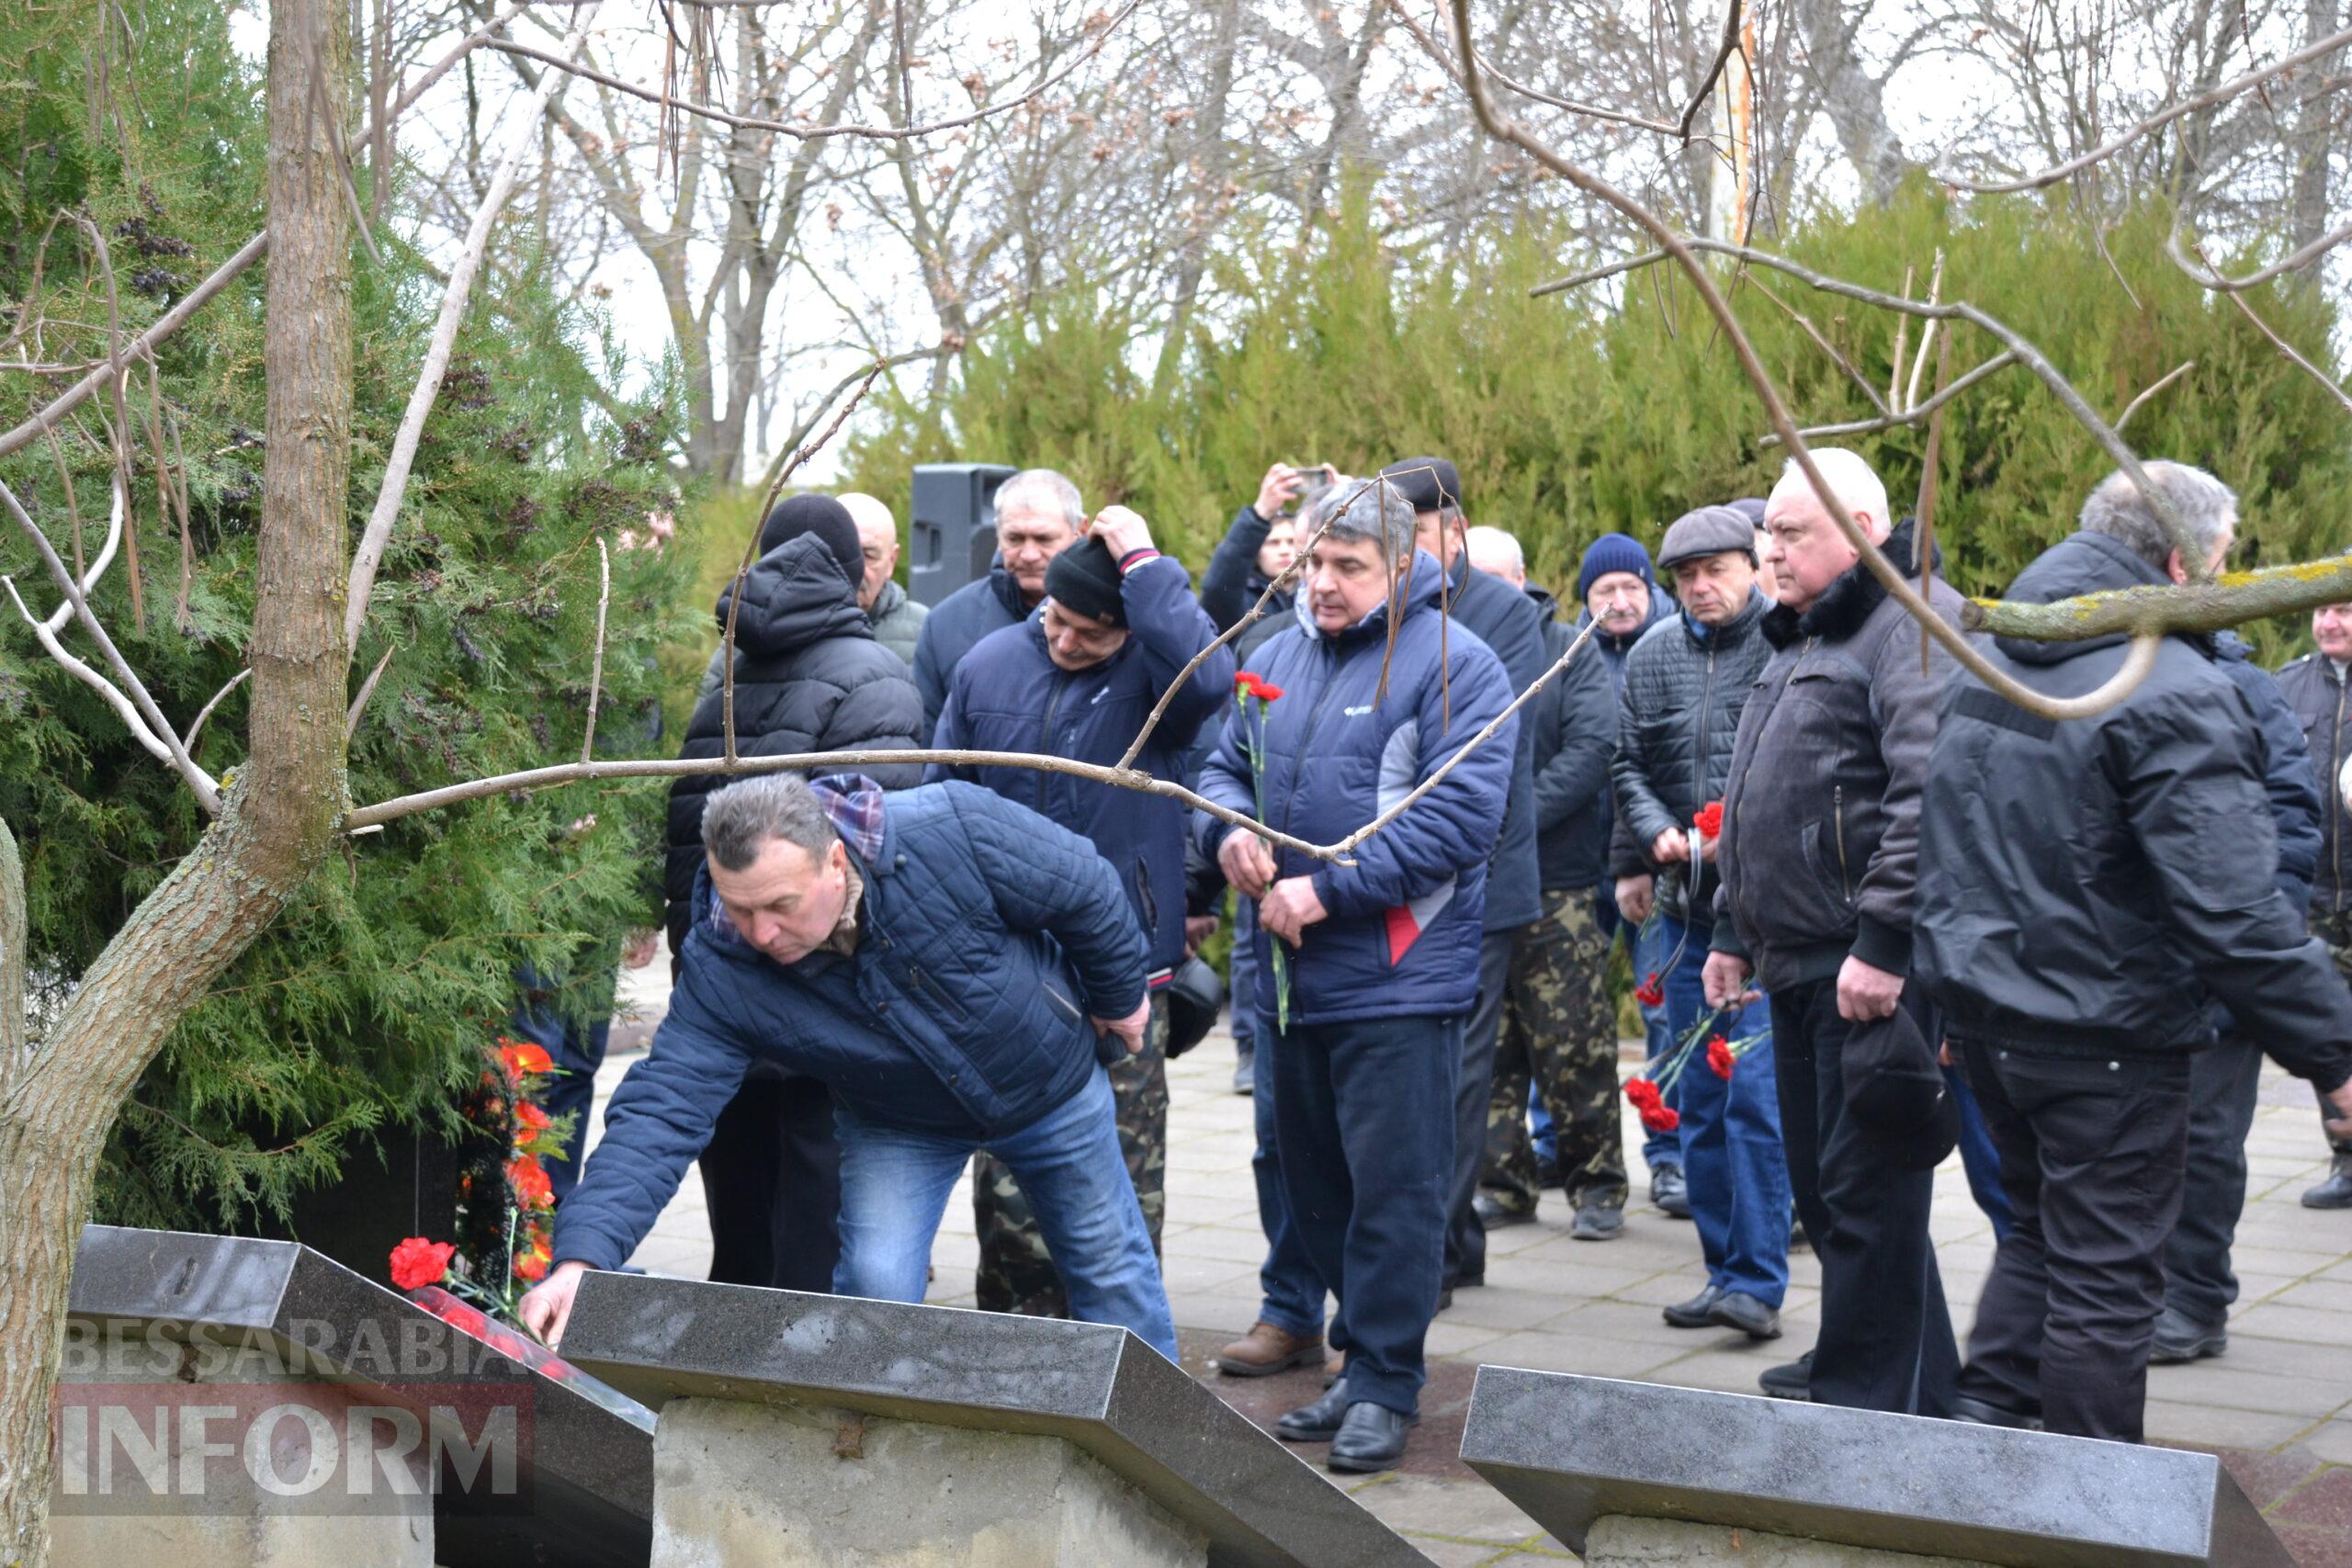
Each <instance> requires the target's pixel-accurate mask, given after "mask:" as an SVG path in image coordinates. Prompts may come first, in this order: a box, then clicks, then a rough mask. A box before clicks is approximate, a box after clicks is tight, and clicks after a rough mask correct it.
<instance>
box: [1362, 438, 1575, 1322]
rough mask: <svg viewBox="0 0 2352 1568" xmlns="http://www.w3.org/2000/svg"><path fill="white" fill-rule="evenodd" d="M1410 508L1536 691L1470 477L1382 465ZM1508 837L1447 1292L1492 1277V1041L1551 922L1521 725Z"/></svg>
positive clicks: (1451, 1213)
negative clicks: (1523, 954) (1518, 972)
mask: <svg viewBox="0 0 2352 1568" xmlns="http://www.w3.org/2000/svg"><path fill="white" fill-rule="evenodd" d="M1380 472H1381V477H1382V478H1384V479H1387V480H1389V481H1390V482H1391V483H1392V484H1394V485H1395V486H1396V487H1397V490H1398V491H1400V492H1401V493H1402V494H1403V495H1404V497H1405V501H1406V503H1407V504H1408V505H1409V506H1411V507H1412V509H1413V513H1414V540H1415V542H1416V543H1417V544H1418V545H1419V547H1420V548H1422V549H1423V550H1425V551H1427V552H1428V553H1430V555H1433V556H1435V557H1436V558H1437V559H1438V561H1439V563H1440V564H1441V565H1442V567H1443V568H1444V570H1445V588H1444V604H1445V613H1446V614H1447V615H1450V616H1452V617H1453V623H1454V625H1456V626H1463V627H1465V628H1467V629H1468V630H1469V631H1471V632H1472V633H1474V634H1476V637H1478V639H1479V640H1480V641H1481V642H1483V643H1485V644H1486V645H1487V648H1488V649H1491V650H1493V652H1494V655H1495V657H1496V658H1497V659H1498V660H1501V661H1502V667H1503V674H1504V677H1505V678H1506V679H1508V680H1509V681H1510V689H1511V691H1512V693H1513V694H1517V693H1520V692H1523V691H1525V690H1527V688H1528V687H1530V686H1532V685H1533V684H1534V683H1535V682H1536V680H1537V678H1538V677H1540V676H1541V675H1542V674H1543V673H1544V671H1545V670H1546V669H1547V668H1549V667H1550V665H1551V662H1552V660H1551V659H1550V657H1549V656H1548V655H1546V654H1545V653H1544V617H1543V615H1541V614H1540V613H1539V612H1538V611H1537V610H1536V608H1535V605H1534V604H1533V603H1532V601H1531V600H1529V598H1528V597H1527V595H1526V594H1524V593H1521V592H1520V591H1519V590H1518V589H1516V588H1514V587H1512V586H1511V585H1510V583H1508V582H1505V581H1503V580H1502V579H1501V578H1499V577H1492V576H1489V575H1488V574H1487V573H1486V572H1483V571H1479V570H1476V568H1474V567H1472V566H1471V564H1470V549H1469V546H1468V544H1467V542H1466V541H1467V537H1468V534H1469V528H1470V524H1469V519H1468V518H1466V517H1465V516H1464V515H1463V512H1462V477H1461V475H1460V474H1458V473H1456V472H1455V471H1454V467H1453V463H1452V462H1451V461H1449V460H1448V459H1446V458H1444V457H1407V458H1405V459H1404V460H1403V461H1401V462H1396V463H1391V464H1389V465H1388V466H1387V467H1386V468H1383V469H1381V470H1380ZM1502 805H1503V820H1502V836H1501V837H1500V838H1499V839H1498V840H1497V841H1496V844H1495V852H1494V859H1493V860H1492V861H1491V862H1490V863H1489V864H1488V867H1487V914H1486V931H1485V940H1484V941H1482V942H1480V943H1479V944H1478V999H1477V1004H1476V1006H1475V1007H1474V1008H1473V1009H1472V1010H1471V1012H1470V1016H1469V1018H1468V1019H1467V1020H1466V1021H1464V1024H1463V1030H1462V1072H1461V1074H1460V1075H1459V1077H1458V1078H1457V1079H1456V1081H1455V1085H1454V1102H1453V1184H1452V1186H1451V1187H1450V1188H1449V1189H1448V1191H1447V1199H1446V1231H1445V1285H1444V1289H1445V1291H1446V1292H1447V1299H1449V1300H1451V1299H1452V1292H1453V1290H1454V1288H1455V1287H1456V1286H1461V1285H1483V1284H1485V1283H1486V1281H1487V1232H1486V1227H1485V1226H1484V1225H1483V1224H1480V1223H1479V1220H1478V1211H1477V1199H1478V1175H1479V1172H1480V1171H1482V1170H1483V1169H1484V1168H1486V1163H1487V1105H1488V1102H1489V1101H1490V1100H1492V1099H1493V1096H1494V1082H1495V1045H1496V1042H1497V1041H1498V1040H1499V1039H1500V1038H1501V1034H1502V1025H1503V998H1505V997H1506V996H1507V995H1508V994H1509V993H1510V968H1511V959H1512V957H1513V955H1514V954H1516V953H1518V951H1519V946H1520V940H1521V933H1522V932H1524V931H1528V930H1530V929H1531V928H1532V927H1533V926H1534V925H1535V924H1536V923H1537V922H1538V921H1539V920H1541V919H1543V918H1544V894H1543V889H1542V880H1543V879H1542V874H1541V868H1540V867H1539V865H1538V864H1537V860H1536V853H1535V730H1534V727H1533V726H1532V725H1527V724H1523V725H1521V726H1520V727H1519V740H1518V742H1517V745H1516V747H1515V749H1514V750H1513V753H1512V756H1511V773H1510V789H1509V790H1508V791H1507V792H1506V794H1505V795H1504V798H1503V802H1502Z"/></svg>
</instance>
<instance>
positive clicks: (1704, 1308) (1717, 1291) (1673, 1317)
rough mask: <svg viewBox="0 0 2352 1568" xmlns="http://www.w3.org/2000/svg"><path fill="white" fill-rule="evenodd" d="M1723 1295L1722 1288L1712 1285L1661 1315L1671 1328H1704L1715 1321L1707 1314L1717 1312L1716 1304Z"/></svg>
mask: <svg viewBox="0 0 2352 1568" xmlns="http://www.w3.org/2000/svg"><path fill="white" fill-rule="evenodd" d="M1723 1295H1724V1292H1723V1287H1722V1286H1720V1285H1710V1286H1708V1287H1707V1288H1706V1289H1705V1290H1703V1291H1701V1292H1699V1293H1698V1294H1697V1295H1695V1296H1692V1297H1691V1299H1690V1300H1689V1301H1687V1302H1679V1303H1676V1304H1675V1305H1673V1306H1670V1307H1668V1308H1667V1309H1666V1310H1665V1311H1664V1312H1663V1313H1661V1314H1659V1315H1660V1316H1662V1317H1664V1318H1665V1319H1666V1321H1667V1323H1668V1325H1669V1326H1671V1327H1675V1328H1704V1327H1706V1326H1707V1325H1708V1324H1709V1323H1710V1322H1712V1321H1713V1320H1712V1319H1711V1318H1709V1317H1708V1315H1707V1314H1709V1313H1712V1312H1713V1311H1714V1310H1715V1303H1717V1302H1719V1301H1721V1300H1723Z"/></svg>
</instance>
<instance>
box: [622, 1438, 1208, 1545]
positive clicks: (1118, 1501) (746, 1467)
mask: <svg viewBox="0 0 2352 1568" xmlns="http://www.w3.org/2000/svg"><path fill="white" fill-rule="evenodd" d="M1207 1561H1208V1536H1207V1533H1206V1532H1205V1531H1204V1530H1202V1529H1199V1528H1197V1527H1195V1526H1190V1525H1186V1524H1183V1523H1182V1522H1181V1521H1180V1520H1178V1519H1177V1518H1176V1517H1174V1516H1172V1515H1170V1513H1169V1512H1168V1511H1167V1510H1166V1509H1164V1508H1162V1507H1160V1506H1159V1505H1158V1504H1156V1503H1154V1502H1152V1501H1151V1499H1149V1498H1148V1497H1147V1496H1145V1495H1143V1493H1142V1492H1141V1490H1139V1489H1138V1488H1136V1486H1133V1485H1131V1484H1129V1483H1126V1482H1125V1481H1122V1480H1120V1479H1119V1478H1118V1477H1117V1476H1115V1475H1114V1474H1112V1473H1111V1472H1110V1471H1108V1470H1106V1469H1104V1468H1103V1465H1102V1464H1100V1463H1098V1462H1097V1461H1094V1460H1092V1459H1091V1458H1089V1457H1088V1456H1087V1455H1085V1454H1083V1453H1081V1452H1080V1451H1079V1450H1077V1449H1075V1448H1073V1447H1071V1446H1070V1445H1069V1443H1067V1442H1064V1441H1063V1440H1062V1439H1061V1438H1049V1437H1026V1436H1019V1435H1014V1434H1009V1433H1004V1432H989V1431H978V1430H973V1429H970V1428H965V1427H941V1426H935V1425H933V1424H932V1423H930V1422H925V1421H897V1420H890V1419H888V1418H886V1417H881V1416H860V1415H858V1414H857V1413H856V1412H854V1411H849V1410H840V1409H831V1410H828V1409H820V1408H813V1407H806V1406H798V1405H792V1404H738V1403H736V1402H734V1401H732V1400H722V1399H682V1400H676V1401H673V1402H672V1403H671V1404H668V1405H667V1406H665V1407H664V1408H663V1409H662V1417H661V1424H660V1426H659V1427H656V1429H655V1432H654V1438H653V1568H934V1565H936V1568H949V1565H951V1564H954V1565H958V1568H1094V1565H1096V1564H1101V1563H1113V1562H1115V1563H1119V1564H1122V1565H1123V1568H1199V1565H1201V1564H1204V1563H1205V1562H1207Z"/></svg>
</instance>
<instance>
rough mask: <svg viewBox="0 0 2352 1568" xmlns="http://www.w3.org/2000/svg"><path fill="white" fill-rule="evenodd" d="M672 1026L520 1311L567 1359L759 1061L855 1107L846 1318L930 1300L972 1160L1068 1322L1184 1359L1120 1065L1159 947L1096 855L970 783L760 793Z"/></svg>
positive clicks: (791, 780)
mask: <svg viewBox="0 0 2352 1568" xmlns="http://www.w3.org/2000/svg"><path fill="white" fill-rule="evenodd" d="M702 840H703V847H704V849H705V850H706V852H707V854H708V856H709V863H708V865H707V868H706V871H705V875H704V878H703V880H702V882H701V883H700V884H699V885H698V887H697V890H696V895H695V910H696V916H695V920H694V923H693V925H692V927H691V928H690V930H689V931H688V933H687V937H686V946H685V952H684V959H683V962H682V964H681V966H680V971H679V976H678V984H677V987H676V989H675V990H674V991H673V993H672V996H671V1001H670V1012H669V1016H668V1017H666V1018H665V1019H663V1020H662V1027H661V1029H660V1030H659V1031H658V1032H656V1033H655V1034H654V1037H653V1047H652V1049H651V1051H650V1052H649V1053H648V1054H647V1055H646V1057H645V1059H644V1060H643V1061H641V1062H639V1063H638V1064H637V1065H636V1066H633V1067H631V1068H630V1069H629V1071H628V1077H625V1078H623V1079H622V1080H621V1086H620V1088H619V1089H617V1090H616V1092H615V1093H614V1095H613V1099H612V1103H611V1104H610V1105H609V1106H608V1107H607V1108H606V1109H605V1137H604V1141H603V1142H601V1143H599V1144H598V1145H596V1147H595V1149H594V1152H593V1153H592V1155H591V1156H590V1158H589V1161H588V1168H587V1170H586V1172H585V1174H584V1175H582V1178H581V1180H580V1185H579V1186H578V1187H577V1188H575V1189H573V1190H572V1193H571V1197H570V1198H569V1199H568V1200H566V1201H565V1202H564V1205H563V1208H562V1211H561V1213H560V1214H559V1215H558V1217H557V1220H556V1234H555V1257H556V1267H555V1269H554V1271H553V1272H552V1273H551V1274H549V1275H548V1278H547V1280H545V1281H544V1282H542V1283H541V1284H540V1285H539V1286H538V1288H537V1289H536V1290H534V1291H532V1292H531V1293H530V1294H529V1295H527V1296H526V1297H525V1298H524V1300H523V1321H524V1324H525V1325H526V1326H527V1327H529V1328H530V1329H531V1330H532V1331H533V1332H534V1333H536V1334H538V1335H539V1336H540V1337H543V1338H545V1339H546V1340H547V1341H548V1343H549V1344H555V1343H556V1342H558V1341H559V1340H560V1338H561V1337H562V1334H563V1327H564V1323H565V1321H566V1319H567V1318H569V1317H570V1315H571V1301H572V1297H573V1294H574V1293H575V1292H577V1291H578V1290H579V1287H580V1276H581V1275H582V1273H583V1272H585V1271H586V1270H587V1269H616V1268H618V1267H620V1265H621V1264H622V1263H624V1262H626V1261H627V1260H628V1256H629V1254H630V1253H631V1252H633V1251H635V1250H636V1248H637V1245H638V1243H639V1241H641V1240H642V1239H643V1238H644V1236H645V1233H646V1232H647V1231H648V1230H650V1229H651V1228H652V1225H653V1222H654V1219H655V1217H656V1216H657V1215H659V1214H660V1213H661V1212H662V1205H663V1204H664V1203H667V1202H668V1201H670V1197H671V1195H672V1194H673V1193H674V1192H675V1191H676V1190H677V1189H678V1178H679V1176H680V1175H681V1174H682V1173H683V1172H684V1170H685V1168H686V1166H687V1163H688V1162H689V1161H691V1160H692V1159H693V1158H694V1157H695V1154H696V1153H697V1152H699V1151H700V1149H701V1148H702V1146H703V1144H704V1142H705V1140H706V1139H707V1138H708V1137H709V1135H710V1129H711V1124H712V1122H714V1121H716V1120H717V1118H718V1111H719V1108H720V1107H722V1106H724V1105H725V1104H726V1103H727V1101H728V1100H729V1098H730V1097H731V1096H732V1095H733V1094H734V1092H735V1089H736V1086H737V1085H738V1084H739V1083H741V1081H742V1077H743V1074H744V1071H745V1069H747V1068H748V1067H749V1066H751V1064H752V1062H753V1061H754V1060H771V1061H775V1062H777V1063H780V1064H781V1065H782V1066H785V1067H786V1068H787V1069H788V1070H790V1071H792V1072H796V1073H805V1074H807V1075H808V1076H809V1077H814V1078H818V1079H820V1080H822V1081H823V1082H824V1083H825V1084H826V1085H827V1087H829V1088H830V1089H831V1090H832V1092H833V1099H834V1118H835V1122H836V1125H837V1127H838V1131H839V1136H840V1142H841V1161H842V1212H841V1241H842V1252H841V1262H840V1264H839V1265H838V1267H837V1268H836V1269H835V1272H834V1275H833V1289H834V1291H835V1292H838V1293H839V1294H842V1295H848V1296H865V1297H869V1298H873V1299H876V1300H880V1301H899V1302H920V1301H921V1300H922V1294H923V1285H924V1282H925V1278H926V1275H927V1272H928V1269H929V1266H930V1262H931V1244H932V1239H933V1235H935V1234H936V1233H937V1231H938V1229H939V1216H940V1214H941V1213H942V1212H944V1210H945V1208H946V1206H947V1196H948V1193H949V1191H950V1190H952V1189H953V1188H954V1187H955V1185H956V1178H957V1177H958V1176H959V1175H961V1174H962V1173H963V1169H964V1166H965V1162H967V1160H969V1159H970V1158H971V1156H972V1154H973V1151H974V1150H976V1149H979V1148H988V1149H990V1150H993V1151H994V1152H995V1153H996V1155H997V1156H999V1157H1000V1158H1001V1159H1002V1160H1003V1161H1004V1162H1005V1164H1006V1165H1007V1166H1008V1167H1010V1168H1012V1171H1013V1172H1014V1173H1015V1174H1016V1175H1017V1176H1019V1178H1020V1179H1021V1183H1022V1186H1023V1190H1026V1191H1027V1192H1028V1194H1029V1196H1030V1201H1031V1202H1032V1203H1033V1204H1034V1205H1035V1209H1036V1212H1037V1219H1038V1224H1039V1226H1040V1228H1042V1229H1043V1230H1044V1232H1045V1235H1046V1242H1047V1244H1048V1245H1049V1246H1051V1247H1052V1248H1053V1250H1054V1257H1055V1258H1057V1260H1058V1261H1059V1262H1060V1264H1061V1267H1062V1277H1063V1279H1064V1280H1066V1281H1067V1282H1068V1284H1069V1298H1070V1307H1071V1310H1072V1311H1073V1312H1075V1313H1076V1314H1077V1315H1078V1316H1080V1317H1081V1318H1084V1319H1086V1320H1088V1321H1089V1322H1093V1323H1110V1324H1117V1325H1121V1326H1123V1327H1125V1328H1129V1329H1132V1330H1133V1331H1134V1332H1135V1333H1136V1335H1137V1336H1138V1337H1141V1338H1142V1339H1144V1340H1145V1341H1146V1342H1147V1343H1148V1344H1149V1345H1151V1346H1152V1347H1153V1348H1155V1349H1157V1350H1159V1352H1160V1353H1161V1354H1162V1355H1164V1356H1167V1357H1168V1358H1169V1359H1171V1360H1173V1359H1175V1357H1176V1332H1175V1328H1174V1326H1173V1325H1172V1324H1171V1323H1170V1317H1169V1312H1168V1294H1167V1291H1166V1289H1165V1287H1164V1286H1163V1285H1162V1284H1161V1282H1160V1277H1159V1260H1158V1259H1157V1258H1154V1257H1153V1256H1152V1250H1151V1237H1150V1235H1149V1234H1148V1232H1147V1231H1146V1230H1145V1229H1144V1223H1143V1212H1142V1210H1141V1208H1140V1207H1138V1206H1137V1204H1136V1195H1135V1186H1134V1184H1133V1183H1132V1182H1130V1181H1129V1180H1128V1179H1127V1172H1126V1167H1125V1165H1124V1164H1123V1163H1122V1162H1121V1159H1120V1156H1119V1135H1118V1129H1117V1127H1116V1126H1115V1125H1114V1122H1113V1120H1112V1110H1111V1084H1110V1079H1109V1077H1107V1076H1106V1074H1105V1072H1104V1070H1103V1069H1104V1065H1105V1064H1106V1063H1108V1062H1110V1061H1112V1060H1114V1059H1115V1058H1116V1057H1117V1055H1120V1054H1121V1052H1122V1051H1123V1050H1124V1051H1134V1050H1136V1049H1137V1048H1138V1047H1140V1045H1141V1044H1142V1043H1143V1027H1144V1021H1145V1019H1146V1017H1147V1016H1148V1012H1149V1008H1148V1004H1147V1002H1146V999H1145V995H1144V943H1143V937H1142V933H1141V932H1139V931H1136V923H1135V918H1134V917H1133V916H1132V915H1131V914H1129V913H1128V910H1127V903H1126V897H1125V894H1124V893H1123V892H1122V891H1121V889H1120V886H1119V880H1118V877H1117V876H1116V874H1114V873H1113V872H1112V870H1111V868H1110V866H1108V865H1107V864H1105V863H1103V859H1102V857H1101V856H1099V855H1097V854H1096V853H1095V852H1094V851H1093V849H1092V847H1091V845H1089V844H1088V843H1087V842H1086V841H1085V840H1083V839H1080V838H1079V837H1078V836H1077V835H1075V834H1073V833H1069V832H1068V831H1065V830H1064V829H1060V828H1057V827H1056V826H1054V825H1053V824H1052V823H1051V822H1048V821H1046V819H1045V818H1042V817H1039V816H1038V815H1036V814H1035V812H1033V811H1029V810H1026V809H1024V808H1023V807H1018V806H1015V805H1013V804H1012V802H1010V801H1007V800H1004V799H1002V798H1001V797H1000V796H998V795H992V794H990V793H989V791H987V790H984V789H978V788H975V787H974V786H972V785H970V784H933V785H925V786H923V787H922V788H919V789H914V790H909V791H906V792H904V793H901V794H897V795H884V794H883V793H882V791H881V790H880V789H879V788H878V787H876V785H874V784H872V783H871V782H870V781H868V780H865V779H863V778H856V777H842V778H831V779H820V780H819V781H817V782H816V783H814V784H810V783H807V782H804V781H803V780H801V779H800V778H798V777H797V776H795V775H792V774H788V773H769V774H763V775H761V776H760V777H757V778H752V779H745V780H743V781H741V783H738V784H730V785H729V786H728V787H727V788H725V789H723V790H720V791H718V793H716V794H715V795H712V796H711V797H710V802H709V804H708V806H707V807H705V808H704V811H703V819H702Z"/></svg>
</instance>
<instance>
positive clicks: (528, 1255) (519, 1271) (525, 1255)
mask: <svg viewBox="0 0 2352 1568" xmlns="http://www.w3.org/2000/svg"><path fill="white" fill-rule="evenodd" d="M547 1277H548V1260H547V1258H546V1257H545V1256H544V1255H543V1254H540V1253H537V1252H518V1253H516V1254H515V1278H516V1279H517V1280H529V1281H531V1283H533V1284H535V1285H536V1284H537V1283H538V1282H539V1281H540V1280H544V1279H546V1278H547Z"/></svg>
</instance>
